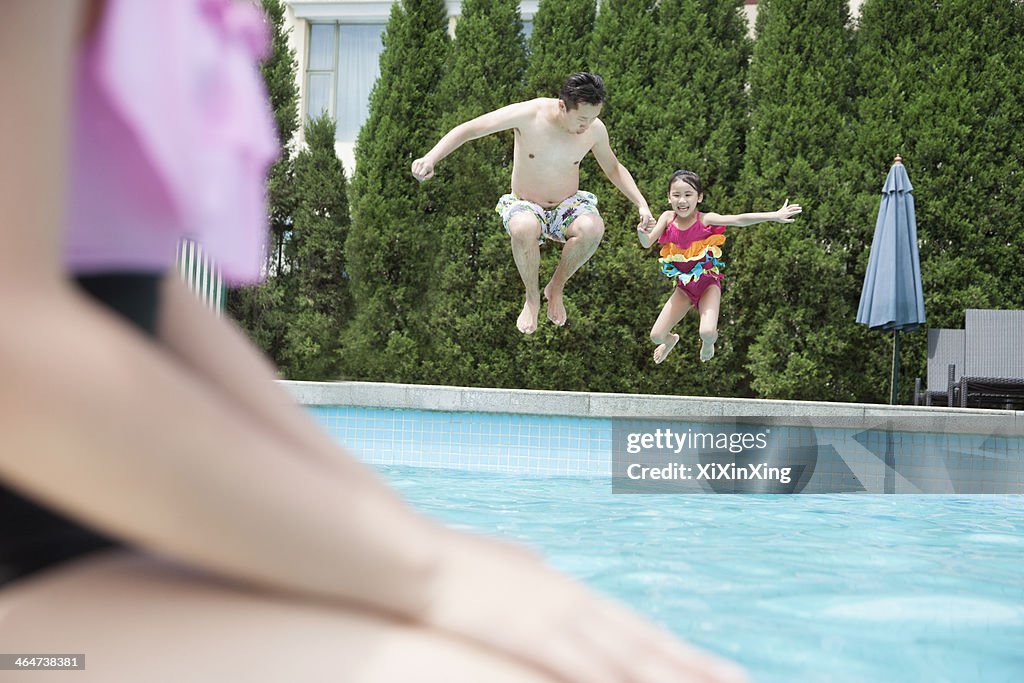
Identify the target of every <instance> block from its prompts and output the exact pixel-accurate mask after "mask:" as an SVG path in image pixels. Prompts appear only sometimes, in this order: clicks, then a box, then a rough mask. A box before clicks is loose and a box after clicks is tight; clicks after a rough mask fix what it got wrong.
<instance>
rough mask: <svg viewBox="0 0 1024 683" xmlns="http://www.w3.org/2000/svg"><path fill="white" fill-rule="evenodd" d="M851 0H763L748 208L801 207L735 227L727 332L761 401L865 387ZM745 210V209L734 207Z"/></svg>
mask: <svg viewBox="0 0 1024 683" xmlns="http://www.w3.org/2000/svg"><path fill="white" fill-rule="evenodd" d="M847 22H848V11H847V6H846V2H845V0H768V1H767V2H762V3H760V5H759V9H758V18H757V41H756V43H755V45H754V53H753V61H752V63H751V66H750V72H749V73H750V97H751V118H750V130H749V133H748V136H747V145H746V156H745V160H744V161H745V164H744V170H743V178H742V186H743V193H744V195H745V198H746V202H745V203H746V205H747V206H746V207H745V210H758V211H770V210H774V209H777V208H778V207H779V206H781V205H782V202H783V200H785V199H787V198H788V199H789V200H790V202H792V203H797V204H801V205H802V206H803V207H804V213H803V214H802V215H801V216H799V217H798V218H797V222H796V223H793V224H779V223H761V224H758V225H755V226H748V227H742V228H733V229H732V230H730V233H729V234H730V237H731V242H732V244H731V250H730V263H729V270H728V275H727V285H726V289H725V296H724V297H723V311H722V316H721V318H720V328H721V329H722V332H723V335H727V336H729V337H731V341H732V344H733V348H734V355H733V357H732V362H733V364H734V366H733V367H732V368H730V370H731V371H733V372H735V373H737V376H740V374H741V373H742V372H743V370H746V371H748V372H749V373H750V374H749V388H747V387H745V386H744V384H746V383H745V382H744V383H741V384H740V385H739V386H738V387H737V390H738V391H739V392H740V393H747V391H752V392H755V393H756V394H757V395H759V396H762V397H766V398H800V399H812V400H813V399H818V400H833V401H846V400H852V399H853V398H855V397H856V396H857V395H858V393H859V392H860V391H861V389H862V388H863V387H862V385H861V384H860V381H861V376H860V374H858V373H859V368H860V367H862V363H863V360H862V359H861V358H859V356H858V349H856V348H855V347H854V345H853V344H852V339H854V338H855V337H856V336H857V335H858V334H860V332H859V331H858V330H857V329H856V327H855V322H854V320H855V317H856V306H857V296H858V294H859V290H860V283H856V282H854V281H853V278H851V277H850V275H849V273H848V272H847V269H846V263H847V256H846V254H845V253H844V249H845V244H846V241H847V240H848V237H847V234H848V231H849V215H848V212H849V204H850V198H851V196H852V194H853V193H852V189H851V187H852V183H850V182H849V181H848V180H847V179H845V178H843V176H842V174H841V172H840V163H839V157H838V154H837V150H842V149H844V148H845V147H846V146H848V143H849V138H850V112H849V95H850V91H851V72H850V67H849V63H850V33H849V29H848V27H847ZM738 208H739V207H738Z"/></svg>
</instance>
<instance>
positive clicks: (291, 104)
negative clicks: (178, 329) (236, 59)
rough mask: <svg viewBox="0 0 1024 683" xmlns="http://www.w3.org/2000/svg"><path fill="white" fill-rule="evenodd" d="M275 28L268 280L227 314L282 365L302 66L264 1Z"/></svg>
mask: <svg viewBox="0 0 1024 683" xmlns="http://www.w3.org/2000/svg"><path fill="white" fill-rule="evenodd" d="M262 5H263V11H264V13H265V14H266V16H267V20H268V22H269V23H270V25H271V28H272V30H271V51H270V56H269V57H268V58H267V60H266V61H265V62H264V63H263V64H262V66H261V71H262V74H263V81H264V83H265V84H266V86H267V93H268V95H269V98H270V104H271V108H272V109H273V112H274V121H275V123H276V124H277V135H278V142H279V143H280V145H281V155H280V157H279V159H278V160H277V161H276V162H275V163H274V164H273V165H272V166H271V167H270V171H269V174H268V178H267V201H268V213H269V223H270V234H269V235H268V245H269V249H268V254H267V278H266V280H265V281H264V282H262V283H260V284H258V285H254V286H250V287H243V288H239V289H233V290H231V291H229V292H228V296H227V310H228V314H229V315H230V316H231V317H232V318H234V319H235V320H236V321H237V322H238V323H239V325H240V326H241V327H242V329H244V330H245V331H246V333H247V334H248V336H249V337H250V339H252V341H253V342H254V343H255V344H256V345H257V346H258V347H259V348H260V349H262V350H263V351H264V353H266V354H267V355H269V356H270V358H271V359H273V360H274V362H275V363H276V364H280V363H282V362H283V360H284V353H285V347H286V341H285V331H286V329H287V324H288V320H289V318H290V317H291V313H290V306H289V303H290V301H291V298H292V297H291V295H290V294H289V293H288V290H289V289H290V283H289V282H288V272H289V270H290V266H289V264H288V262H287V258H286V254H285V251H286V235H287V233H288V232H289V231H290V229H291V224H292V215H293V213H294V210H295V197H294V187H293V186H294V178H293V176H294V169H293V165H292V159H291V155H290V153H289V149H288V145H289V143H290V141H291V139H292V136H293V135H294V134H295V130H296V128H297V127H298V107H299V93H298V86H297V85H296V71H297V70H298V62H297V60H296V58H295V51H294V50H292V49H291V48H290V47H289V46H288V32H287V31H286V30H285V28H284V13H285V6H284V3H283V2H282V1H281V0H262Z"/></svg>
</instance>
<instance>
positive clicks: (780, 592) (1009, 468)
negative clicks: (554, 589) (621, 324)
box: [287, 382, 1024, 683]
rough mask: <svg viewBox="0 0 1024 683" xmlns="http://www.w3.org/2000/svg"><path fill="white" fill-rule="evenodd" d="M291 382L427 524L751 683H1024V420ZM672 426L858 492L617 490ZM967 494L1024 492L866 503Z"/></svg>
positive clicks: (696, 459) (960, 413)
mask: <svg viewBox="0 0 1024 683" xmlns="http://www.w3.org/2000/svg"><path fill="white" fill-rule="evenodd" d="M287 385H288V388H289V390H290V391H292V393H293V395H294V396H295V398H296V399H298V400H299V401H300V402H301V403H303V404H305V405H307V406H308V408H309V410H310V412H311V413H312V414H313V415H314V417H315V418H316V419H317V420H318V421H319V422H320V423H321V424H322V425H323V426H324V427H326V428H327V430H328V431H329V432H331V433H332V434H333V435H334V436H335V438H337V439H338V440H339V441H340V442H341V443H343V444H345V446H346V447H347V448H348V449H349V450H350V451H352V452H353V453H355V454H356V455H357V457H359V458H361V459H362V460H364V461H365V462H367V463H368V464H371V465H373V466H374V467H377V468H378V469H379V470H380V471H381V472H382V473H383V474H384V476H385V477H386V478H387V479H388V480H390V481H391V482H392V483H393V485H394V486H395V487H396V488H398V489H399V490H400V492H401V493H402V494H403V495H405V497H406V498H407V499H408V500H409V501H410V503H411V504H413V505H414V506H416V507H417V508H419V509H421V510H423V511H424V512H426V513H428V514H432V515H435V516H437V517H439V518H440V519H442V520H443V521H445V522H447V523H449V524H451V525H454V526H456V527H460V528H467V529H474V530H477V531H481V532H485V533H491V534H497V535H499V536H503V537H505V538H508V539H512V540H518V541H521V542H524V543H527V544H529V545H532V546H534V547H536V548H537V549H539V550H540V551H541V552H542V553H544V555H545V556H546V557H547V558H548V559H549V561H550V562H551V563H552V564H554V565H555V566H557V567H559V568H560V569H562V570H564V571H566V572H568V573H570V574H572V575H574V576H576V577H578V578H579V579H581V580H583V581H585V582H587V583H588V584H590V585H591V586H593V587H594V588H596V589H598V590H601V591H603V592H606V593H608V594H611V595H613V596H616V597H618V598H619V599H621V600H623V601H625V602H627V603H629V604H631V605H632V606H633V607H634V608H636V609H637V610H639V611H641V612H642V613H644V614H646V615H648V616H649V617H651V618H652V619H654V620H655V621H658V622H660V623H662V624H664V625H665V626H666V627H668V628H669V629H670V630H672V631H674V632H675V633H677V634H679V635H680V636H681V637H683V638H685V639H687V640H690V641H692V642H695V643H697V644H699V645H701V646H702V647H705V648H707V649H709V650H712V651H715V652H718V653H720V654H722V655H725V656H727V657H730V658H732V659H735V660H737V661H739V662H741V663H742V664H743V665H745V666H746V667H747V668H748V669H749V670H750V671H751V673H752V675H753V677H754V680H755V681H758V682H761V683H774V682H777V681H779V682H781V681H787V682H790V681H800V682H804V681H809V682H810V681H814V682H817V681H836V682H840V683H848V682H849V683H853V682H857V683H864V682H870V683H876V682H877V683H888V682H891V683H909V682H915V681H922V682H924V681H927V682H928V683H934V682H941V681H949V682H951V683H952V682H956V683H962V682H965V681H977V682H981V681H984V682H985V683H988V682H990V681H1007V682H1010V681H1012V682H1014V683H1017V681H1021V680H1024V654H1021V650H1022V648H1021V644H1022V643H1024V569H1022V567H1024V496H1021V495H1019V493H1020V492H1022V491H1024V412H1016V413H1014V412H1011V411H977V410H967V411H964V410H951V409H946V408H910V407H889V406H871V405H852V404H821V403H818V404H815V403H805V402H773V401H749V400H740V399H717V400H714V399H705V398H689V397H656V396H625V395H611V394H580V393H570V392H529V391H514V390H496V389H465V388H457V387H427V386H408V385H405V386H403V385H373V384H368V383H358V382H355V383H348V382H345V383H333V384H320V383H287ZM656 415H661V416H666V417H663V418H657V419H653V421H652V420H650V419H647V418H646V417H644V418H640V417H638V416H656ZM729 416H731V417H729ZM751 418H752V421H751ZM876 418H881V419H882V420H883V422H884V423H885V424H886V425H889V426H888V427H886V429H884V430H882V431H877V430H875V431H864V429H863V426H864V425H865V424H870V425H873V424H876ZM850 421H852V422H850ZM865 421H866V422H865ZM780 424H781V426H782V429H781V430H779V431H771V430H776V429H777V428H778V427H779V425H780ZM851 424H852V425H853V427H854V428H851ZM666 425H668V426H670V427H672V428H673V429H675V430H676V433H677V434H683V433H684V432H685V433H686V434H689V433H691V431H694V432H701V431H706V430H711V431H715V430H718V431H721V430H723V429H727V428H728V429H727V431H728V430H731V432H730V433H729V434H727V435H726V436H728V437H729V438H728V439H726V441H727V442H728V441H730V440H731V439H732V437H733V436H734V434H735V433H736V432H737V431H741V432H745V433H747V432H749V433H750V436H751V439H753V438H754V437H755V436H758V435H763V436H764V440H765V441H770V442H771V448H768V449H766V450H765V451H764V454H765V459H766V460H770V459H771V458H770V457H769V456H772V457H774V456H780V457H782V458H787V457H791V456H793V454H796V456H794V457H796V460H802V463H798V464H801V466H804V465H807V466H808V468H805V471H804V474H803V475H800V476H799V479H800V480H801V481H802V482H803V484H806V486H804V488H802V489H799V490H800V491H802V492H803V493H804V494H806V493H811V492H820V491H840V492H846V491H849V492H851V493H825V494H822V495H756V494H755V495H714V494H711V495H708V494H707V492H709V491H721V490H723V488H722V487H721V486H720V484H721V482H712V483H711V484H708V482H702V484H701V486H694V485H693V482H692V481H691V482H684V483H686V484H688V486H684V487H682V489H680V491H686V492H696V493H698V495H654V494H653V493H652V492H653V491H655V490H657V489H656V488H652V487H651V486H650V484H651V482H639V484H640V488H638V489H636V490H631V489H629V488H628V487H622V485H621V484H620V483H618V482H619V481H620V479H619V478H617V477H618V476H619V475H621V473H622V471H623V470H624V468H623V467H622V465H623V462H622V451H623V450H624V449H626V450H628V447H629V444H631V443H636V444H641V445H642V443H643V442H644V439H645V438H646V437H645V436H644V435H645V434H646V435H652V434H655V432H656V429H657V428H661V427H663V426H666ZM723 425H725V426H724V427H723ZM793 425H795V426H793ZM857 425H860V428H857ZM770 431H771V436H770V437H769V436H767V435H768V434H769V432H770ZM634 436H636V437H637V438H635V439H634V438H633V437H634ZM727 445H728V444H727ZM699 450H700V449H698V451H699ZM752 452H754V453H755V454H757V453H760V451H757V450H756V448H755V449H753V451H752ZM724 453H725V455H726V457H733V456H732V454H730V453H729V452H728V451H725V452H724ZM689 455H690V456H692V457H691V459H690V460H689V461H687V462H690V463H691V464H697V465H700V464H701V462H700V459H701V458H702V457H703V456H704V455H705V453H703V452H697V453H695V454H694V453H691V454H689ZM712 455H716V457H717V456H720V455H722V452H719V453H717V454H716V453H713V454H712ZM740 456H744V457H746V454H745V453H744V454H739V455H737V456H735V457H736V458H739V457H740ZM756 457H761V456H760V455H756ZM734 464H739V463H738V460H737V463H734ZM746 464H748V465H749V464H750V463H746ZM808 472H810V476H805V475H807V473H808ZM796 479H797V475H796V474H794V480H796ZM613 482H614V483H613ZM656 483H659V482H656ZM745 483H749V482H745ZM724 490H729V487H726V488H725V489H724ZM745 490H747V491H751V490H753V491H757V490H760V489H757V488H756V487H755V488H752V489H751V488H747V489H745ZM965 490H969V491H995V492H1000V493H1014V494H1016V495H973V496H965V495H876V494H875V493H872V492H879V493H881V492H883V491H884V492H885V493H890V492H891V493H897V494H900V493H907V492H910V493H911V494H912V493H915V492H919V491H930V492H947V491H948V492H954V493H962V492H963V491H965ZM636 492H640V493H645V494H648V495H630V493H636ZM853 492H857V493H853Z"/></svg>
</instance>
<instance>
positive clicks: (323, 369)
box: [284, 114, 352, 380]
mask: <svg viewBox="0 0 1024 683" xmlns="http://www.w3.org/2000/svg"><path fill="white" fill-rule="evenodd" d="M334 135H335V124H334V121H333V120H332V119H331V118H330V117H328V116H327V115H326V114H325V115H324V116H322V117H320V118H319V119H316V120H314V121H310V122H309V123H308V124H306V144H307V148H306V149H304V150H303V151H301V152H299V154H298V156H297V157H296V159H295V180H296V185H297V197H298V199H297V207H296V211H295V227H294V230H293V233H292V234H293V237H292V240H293V244H294V249H295V262H294V270H295V275H294V276H295V280H296V283H295V284H296V287H295V289H296V298H295V302H294V309H295V311H294V317H293V318H292V320H291V321H290V324H289V327H288V346H287V351H286V353H285V367H284V369H285V370H286V374H287V376H288V377H289V378H290V379H309V380H318V379H319V380H324V379H332V378H337V377H338V376H339V375H340V373H341V368H340V360H341V359H340V353H341V332H342V328H343V326H344V324H345V323H347V322H348V320H349V319H350V317H351V314H352V301H351V296H350V294H349V291H348V274H347V272H346V268H345V256H344V247H345V237H346V236H347V234H348V229H349V223H350V219H349V207H348V196H347V180H346V179H345V171H344V169H343V168H342V164H341V160H340V159H338V156H337V154H336V153H335V151H334Z"/></svg>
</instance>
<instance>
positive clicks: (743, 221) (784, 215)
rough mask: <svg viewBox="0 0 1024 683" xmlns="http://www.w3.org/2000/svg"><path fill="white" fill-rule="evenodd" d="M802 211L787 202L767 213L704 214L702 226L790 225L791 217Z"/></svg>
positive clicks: (798, 206) (795, 205) (797, 205)
mask: <svg viewBox="0 0 1024 683" xmlns="http://www.w3.org/2000/svg"><path fill="white" fill-rule="evenodd" d="M801 211H803V209H801V208H800V205H799V204H790V203H789V200H788V199H787V200H786V203H785V204H783V205H782V208H781V209H779V210H778V211H770V212H768V213H738V214H733V215H723V214H720V213H705V214H704V216H703V218H704V224H705V225H732V226H744V225H753V224H754V223H764V222H766V221H772V222H775V223H792V222H793V220H794V219H793V216H795V215H796V214H798V213H800V212H801Z"/></svg>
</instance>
